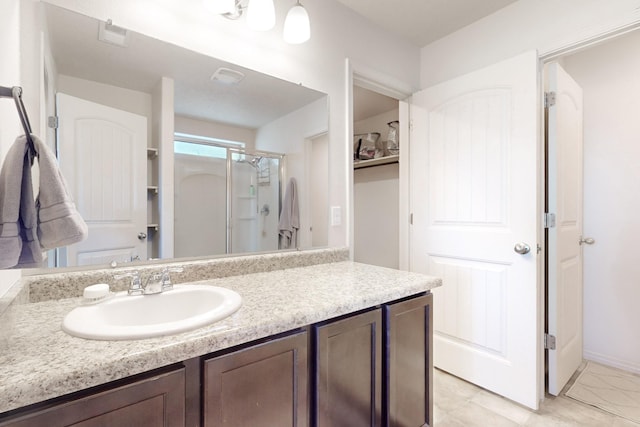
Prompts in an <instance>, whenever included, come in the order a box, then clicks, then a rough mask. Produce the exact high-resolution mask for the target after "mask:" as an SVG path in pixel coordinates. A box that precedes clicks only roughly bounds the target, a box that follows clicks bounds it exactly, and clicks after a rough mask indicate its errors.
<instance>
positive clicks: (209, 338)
mask: <svg viewBox="0 0 640 427" xmlns="http://www.w3.org/2000/svg"><path fill="white" fill-rule="evenodd" d="M193 283H199V284H210V285H214V286H221V287H225V288H230V289H233V290H235V291H236V292H238V293H239V294H240V295H241V296H242V298H243V303H242V307H241V308H240V309H239V310H238V311H237V312H236V313H235V314H233V315H232V316H230V317H228V318H226V319H224V320H222V321H219V322H216V323H213V324H211V325H209V326H206V327H203V328H200V329H196V330H193V331H191V332H185V333H182V334H177V335H171V336H166V337H158V338H150V339H144V340H132V341H94V340H86V339H82V338H75V337H72V336H70V335H67V334H66V333H64V332H63V331H62V330H61V329H60V324H61V322H62V319H63V317H64V316H65V314H66V313H68V312H69V311H70V310H71V309H72V308H73V307H75V306H77V305H78V304H79V303H80V299H79V298H66V299H59V300H49V301H43V302H35V303H29V304H16V305H12V306H11V307H9V308H8V309H7V310H6V311H5V313H4V314H3V315H2V317H0V322H2V328H1V329H0V413H2V412H5V411H9V410H11V409H15V408H19V407H22V406H26V405H29V404H32V403H36V402H40V401H43V400H47V399H50V398H53V397H57V396H61V395H64V394H67V393H71V392H74V391H78V390H82V389H85V388H88V387H92V386H95V385H99V384H103V383H106V382H109V381H113V380H116V379H119V378H124V377H127V376H130V375H134V374H137V373H141V372H145V371H148V370H151V369H155V368H159V367H162V366H166V365H170V364H172V363H176V362H180V361H183V360H187V359H190V358H192V357H197V356H201V355H204V354H208V353H211V352H214V351H218V350H222V349H225V348H229V347H232V346H235V345H239V344H243V343H246V342H250V341H253V340H256V339H260V338H264V337H268V336H270V335H274V334H278V333H281V332H286V331H289V330H292V329H296V328H299V327H304V326H307V325H310V324H313V323H316V322H320V321H323V320H327V319H331V318H334V317H337V316H341V315H344V314H348V313H351V312H355V311H358V310H361V309H365V308H369V307H373V306H376V305H378V304H381V303H385V302H389V301H393V300H396V299H400V298H403V297H406V296H410V295H415V294H418V293H421V292H424V291H428V290H430V289H432V288H434V287H437V286H440V285H441V280H440V279H437V278H434V277H430V276H425V275H421V274H416V273H409V272H404V271H398V270H393V269H388V268H382V267H374V266H370V265H366V264H358V263H354V262H350V261H342V262H333V263H328V264H320V265H312V266H306V267H298V268H289V269H285V270H276V271H270V272H263V273H254V274H247V275H240V276H232V277H225V278H218V279H209V280H202V281H198V282H193Z"/></svg>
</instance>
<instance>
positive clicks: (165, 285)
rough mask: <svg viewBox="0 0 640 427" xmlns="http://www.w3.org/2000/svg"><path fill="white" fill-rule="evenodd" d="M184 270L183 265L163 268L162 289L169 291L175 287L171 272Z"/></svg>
mask: <svg viewBox="0 0 640 427" xmlns="http://www.w3.org/2000/svg"><path fill="white" fill-rule="evenodd" d="M183 271H184V268H182V267H165V268H163V269H162V290H163V291H168V290H171V289H173V283H171V275H170V274H169V273H181V272H183Z"/></svg>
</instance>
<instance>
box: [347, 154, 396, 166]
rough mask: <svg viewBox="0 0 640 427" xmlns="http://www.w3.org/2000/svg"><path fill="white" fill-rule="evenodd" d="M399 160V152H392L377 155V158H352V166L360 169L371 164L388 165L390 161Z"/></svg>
mask: <svg viewBox="0 0 640 427" xmlns="http://www.w3.org/2000/svg"><path fill="white" fill-rule="evenodd" d="M399 161H400V155H399V154H394V155H392V156H384V157H378V158H377V159H370V160H354V162H353V168H354V169H360V168H368V167H371V166H380V165H388V164H391V163H398V162H399Z"/></svg>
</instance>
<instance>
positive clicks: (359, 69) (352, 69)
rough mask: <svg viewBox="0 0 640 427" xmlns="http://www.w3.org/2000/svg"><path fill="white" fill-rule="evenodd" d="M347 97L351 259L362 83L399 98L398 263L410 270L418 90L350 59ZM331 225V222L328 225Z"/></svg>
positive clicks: (348, 221) (353, 241) (353, 242)
mask: <svg viewBox="0 0 640 427" xmlns="http://www.w3.org/2000/svg"><path fill="white" fill-rule="evenodd" d="M345 80H346V95H347V96H346V100H347V108H346V115H345V123H346V126H345V132H346V134H345V140H346V141H347V143H345V150H346V154H345V155H346V159H347V161H346V169H347V176H348V178H347V189H346V195H347V202H348V207H347V212H346V215H345V217H346V218H347V236H348V240H347V241H348V244H349V259H351V260H352V261H353V259H354V246H355V233H354V224H355V223H354V220H355V215H354V211H355V196H354V191H353V185H354V180H353V176H354V173H353V165H352V159H353V144H352V143H351V142H350V141H352V139H353V134H354V130H353V86H354V85H356V86H360V87H362V88H364V89H368V90H370V91H373V92H377V93H380V94H382V95H385V96H388V97H390V98H394V99H397V100H398V101H399V110H400V111H399V119H400V125H399V134H400V139H399V142H400V147H401V148H400V152H399V155H400V159H399V164H398V166H399V187H400V188H399V212H398V218H399V221H398V222H399V224H398V238H399V260H398V261H399V266H400V270H408V269H409V101H410V98H411V94H412V93H414V92H415V91H416V89H415V88H413V87H412V86H411V85H410V84H407V83H405V82H403V81H400V80H398V79H396V78H395V77H392V76H389V75H387V74H384V73H381V72H379V71H377V70H375V69H373V68H371V67H369V66H366V65H364V64H362V63H359V62H357V61H354V60H353V59H350V58H347V59H346V61H345ZM329 226H331V224H330V225H329Z"/></svg>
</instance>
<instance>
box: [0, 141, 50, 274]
mask: <svg viewBox="0 0 640 427" xmlns="http://www.w3.org/2000/svg"><path fill="white" fill-rule="evenodd" d="M32 159H33V157H32V154H31V153H30V152H29V150H28V147H27V139H26V137H25V136H24V135H23V136H20V137H18V138H17V139H16V141H15V142H14V144H13V145H12V146H11V148H9V151H8V152H7V155H6V157H5V160H4V164H3V166H2V171H1V172H0V228H1V230H0V268H10V267H18V268H23V267H40V266H41V264H42V260H43V257H42V252H41V250H40V245H39V243H38V236H37V233H36V228H37V215H36V206H35V200H34V198H33V186H32V180H31V165H32V163H33V161H32Z"/></svg>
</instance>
